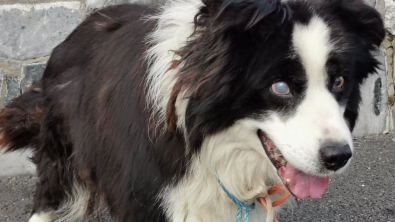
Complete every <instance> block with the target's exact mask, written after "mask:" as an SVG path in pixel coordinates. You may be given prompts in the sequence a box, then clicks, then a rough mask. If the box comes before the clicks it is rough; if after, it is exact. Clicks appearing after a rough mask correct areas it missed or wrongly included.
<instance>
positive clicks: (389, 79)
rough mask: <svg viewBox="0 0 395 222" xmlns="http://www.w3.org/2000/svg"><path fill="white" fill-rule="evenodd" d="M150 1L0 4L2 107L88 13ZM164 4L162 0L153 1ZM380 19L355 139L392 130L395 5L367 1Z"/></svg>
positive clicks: (11, 0)
mask: <svg viewBox="0 0 395 222" xmlns="http://www.w3.org/2000/svg"><path fill="white" fill-rule="evenodd" d="M149 1H151V2H152V0H1V1H0V29H1V30H2V32H0V107H3V106H4V105H5V104H7V103H8V102H9V101H10V100H11V99H12V98H14V97H15V96H18V95H20V94H21V93H23V92H24V91H26V89H27V88H28V87H29V86H30V85H31V84H32V83H33V82H34V81H37V80H39V79H40V78H41V76H42V74H43V71H44V69H45V64H46V61H47V60H48V58H49V54H50V52H51V50H52V49H53V48H54V47H55V46H56V45H57V44H59V43H60V42H61V41H62V40H64V39H65V38H66V36H67V35H68V34H69V33H70V32H71V31H72V30H73V29H74V28H75V27H76V26H77V25H78V24H79V23H80V22H81V21H82V20H83V19H84V18H85V17H86V16H87V15H88V14H89V13H91V12H93V11H95V10H96V9H99V8H102V7H104V6H108V5H114V4H122V3H132V2H140V3H146V2H149ZM154 1H157V2H159V1H163V0H154ZM367 2H368V3H369V4H371V5H372V6H374V7H376V8H377V9H378V10H379V11H380V12H381V13H382V15H383V18H384V19H385V24H386V27H387V29H388V35H387V38H386V40H385V41H384V43H383V44H382V47H381V49H380V51H379V52H377V58H378V59H379V60H380V61H381V62H382V64H383V66H382V70H380V71H379V72H378V74H377V75H374V76H372V77H370V78H369V79H368V80H367V81H366V82H365V84H364V86H363V104H362V106H361V118H360V119H359V121H358V124H357V127H356V130H355V134H356V135H366V134H376V133H385V132H389V131H391V130H393V129H394V123H393V117H395V111H394V108H393V106H394V102H395V96H394V78H393V74H394V71H393V68H394V67H393V61H394V47H395V39H394V38H393V34H395V3H394V1H393V0H367Z"/></svg>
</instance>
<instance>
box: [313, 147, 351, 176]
mask: <svg viewBox="0 0 395 222" xmlns="http://www.w3.org/2000/svg"><path fill="white" fill-rule="evenodd" d="M320 155H321V160H322V161H323V162H324V165H325V167H326V168H327V169H328V170H333V171H336V170H338V169H340V168H342V167H344V165H346V164H347V161H348V160H349V159H350V158H351V156H352V151H351V148H350V146H349V145H344V144H339V143H332V144H326V145H325V146H323V147H321V149H320Z"/></svg>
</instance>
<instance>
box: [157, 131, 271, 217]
mask: <svg viewBox="0 0 395 222" xmlns="http://www.w3.org/2000/svg"><path fill="white" fill-rule="evenodd" d="M255 137H256V136H255V134H254V133H252V132H249V131H248V130H246V129H245V127H244V125H243V124H235V126H233V127H231V128H229V129H227V130H226V132H225V131H224V132H221V133H218V134H215V135H213V136H210V137H208V138H206V139H205V141H204V142H203V145H202V149H201V151H200V155H199V157H200V158H192V160H191V164H190V165H189V171H188V173H187V175H186V176H185V177H184V178H183V179H182V180H181V181H180V182H178V184H176V185H175V186H173V187H167V188H166V189H165V190H164V191H163V192H162V196H161V198H162V199H163V202H164V204H163V207H164V208H165V210H166V213H167V216H168V218H169V221H171V222H184V221H185V222H191V221H201V222H208V221H218V222H221V221H223V222H231V221H235V219H236V212H237V209H238V207H237V205H236V204H234V203H233V202H232V201H231V200H230V198H229V197H228V195H227V194H226V193H225V192H224V191H223V189H222V188H221V186H220V185H219V183H218V181H217V179H216V176H215V175H216V173H217V174H218V176H219V177H220V178H221V182H222V183H223V184H224V185H225V186H226V188H227V189H228V190H229V191H230V192H231V193H232V195H234V196H235V197H236V198H237V199H239V200H249V201H254V200H255V198H256V197H257V196H259V195H265V193H267V187H265V186H264V184H266V183H267V181H268V180H271V178H274V177H275V176H276V175H275V173H276V172H275V171H274V170H273V166H272V165H271V163H270V161H269V160H266V159H264V156H263V155H261V154H259V152H258V151H255V150H253V149H243V147H245V146H248V147H254V146H256V147H257V149H262V147H261V146H262V145H261V144H260V141H259V139H258V138H255ZM262 152H263V151H262ZM203 161H206V162H203ZM207 161H208V162H207ZM256 205H257V206H256V209H255V210H254V211H252V212H251V216H250V220H249V221H250V222H255V221H262V220H264V219H265V218H266V212H265V211H264V210H263V208H262V207H261V205H260V204H256Z"/></svg>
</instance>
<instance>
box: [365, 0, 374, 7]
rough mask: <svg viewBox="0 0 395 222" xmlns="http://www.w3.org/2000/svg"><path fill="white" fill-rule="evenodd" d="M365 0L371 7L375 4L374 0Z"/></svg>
mask: <svg viewBox="0 0 395 222" xmlns="http://www.w3.org/2000/svg"><path fill="white" fill-rule="evenodd" d="M365 2H366V4H368V5H370V6H372V7H375V6H376V0H365Z"/></svg>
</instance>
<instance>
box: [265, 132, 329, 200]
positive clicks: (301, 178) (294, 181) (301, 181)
mask: <svg viewBox="0 0 395 222" xmlns="http://www.w3.org/2000/svg"><path fill="white" fill-rule="evenodd" d="M258 137H259V139H260V140H261V143H262V145H263V148H264V150H265V152H266V155H267V156H268V157H269V159H270V161H271V162H272V164H273V165H274V166H275V167H276V169H277V173H278V175H279V176H280V178H281V179H282V181H283V183H284V185H285V186H286V187H287V188H288V190H289V191H290V192H291V193H292V194H293V195H294V196H296V197H297V198H299V199H305V198H309V197H310V198H318V197H321V196H322V195H323V194H324V192H325V190H326V188H327V187H328V184H329V177H318V176H316V175H311V174H306V173H304V172H302V171H301V170H298V169H296V168H295V167H293V166H292V165H291V164H290V163H289V162H288V161H287V160H286V159H285V158H284V156H283V155H282V153H281V151H280V150H279V149H278V148H277V147H276V145H275V144H274V143H273V141H272V140H270V138H269V137H268V136H267V134H266V133H265V132H263V131H261V130H259V131H258Z"/></svg>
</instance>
